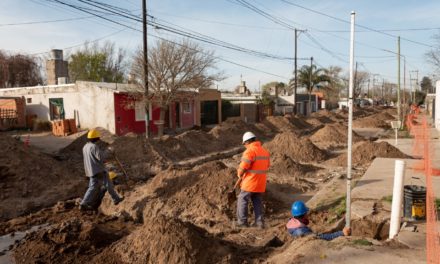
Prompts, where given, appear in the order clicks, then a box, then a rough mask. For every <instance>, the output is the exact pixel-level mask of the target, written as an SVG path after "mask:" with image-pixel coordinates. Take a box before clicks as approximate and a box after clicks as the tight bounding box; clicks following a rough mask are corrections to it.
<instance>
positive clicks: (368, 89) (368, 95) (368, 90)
mask: <svg viewBox="0 0 440 264" xmlns="http://www.w3.org/2000/svg"><path fill="white" fill-rule="evenodd" d="M373 85H374V81H373ZM367 98H370V78H368V86H367Z"/></svg>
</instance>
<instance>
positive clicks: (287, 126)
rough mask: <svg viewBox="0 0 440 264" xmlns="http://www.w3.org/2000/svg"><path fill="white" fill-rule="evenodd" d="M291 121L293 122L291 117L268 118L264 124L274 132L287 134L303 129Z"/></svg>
mask: <svg viewBox="0 0 440 264" xmlns="http://www.w3.org/2000/svg"><path fill="white" fill-rule="evenodd" d="M296 119H297V118H296ZM291 120H292V119H291V117H284V116H268V117H266V118H265V120H264V121H263V124H264V125H266V126H267V127H269V128H271V129H272V131H275V132H285V131H292V132H294V131H296V130H298V129H302V126H297V125H296V124H295V123H293V122H291ZM296 121H297V120H296ZM296 123H298V122H296Z"/></svg>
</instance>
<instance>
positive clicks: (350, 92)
mask: <svg viewBox="0 0 440 264" xmlns="http://www.w3.org/2000/svg"><path fill="white" fill-rule="evenodd" d="M355 15H356V14H355V12H354V11H352V12H351V27H350V66H349V67H350V81H349V86H348V142H347V146H348V149H347V197H346V206H347V208H346V213H345V226H346V227H350V226H351V170H352V168H351V154H352V143H353V134H352V133H353V132H352V126H353V86H354V72H353V67H354V23H355Z"/></svg>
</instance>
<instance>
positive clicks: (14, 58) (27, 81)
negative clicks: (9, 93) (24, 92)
mask: <svg viewBox="0 0 440 264" xmlns="http://www.w3.org/2000/svg"><path fill="white" fill-rule="evenodd" d="M40 68H41V67H40V64H39V61H38V60H37V59H36V58H34V57H31V56H28V55H23V54H14V55H8V54H6V53H4V52H1V51H0V88H7V87H20V86H35V85H38V84H41V83H42V78H41V72H40Z"/></svg>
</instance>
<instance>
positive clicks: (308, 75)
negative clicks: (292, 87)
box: [298, 65, 331, 111]
mask: <svg viewBox="0 0 440 264" xmlns="http://www.w3.org/2000/svg"><path fill="white" fill-rule="evenodd" d="M330 81H331V79H330V77H329V76H327V74H326V72H325V69H322V68H319V69H318V68H317V67H316V65H312V66H311V67H310V66H307V65H304V66H302V67H301V68H300V69H299V70H298V84H299V85H303V86H304V87H306V89H307V92H308V94H309V111H311V109H312V108H311V106H312V102H311V101H312V92H313V88H314V87H317V86H320V87H321V89H328V87H329V86H328V83H330ZM319 84H321V85H319Z"/></svg>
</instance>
